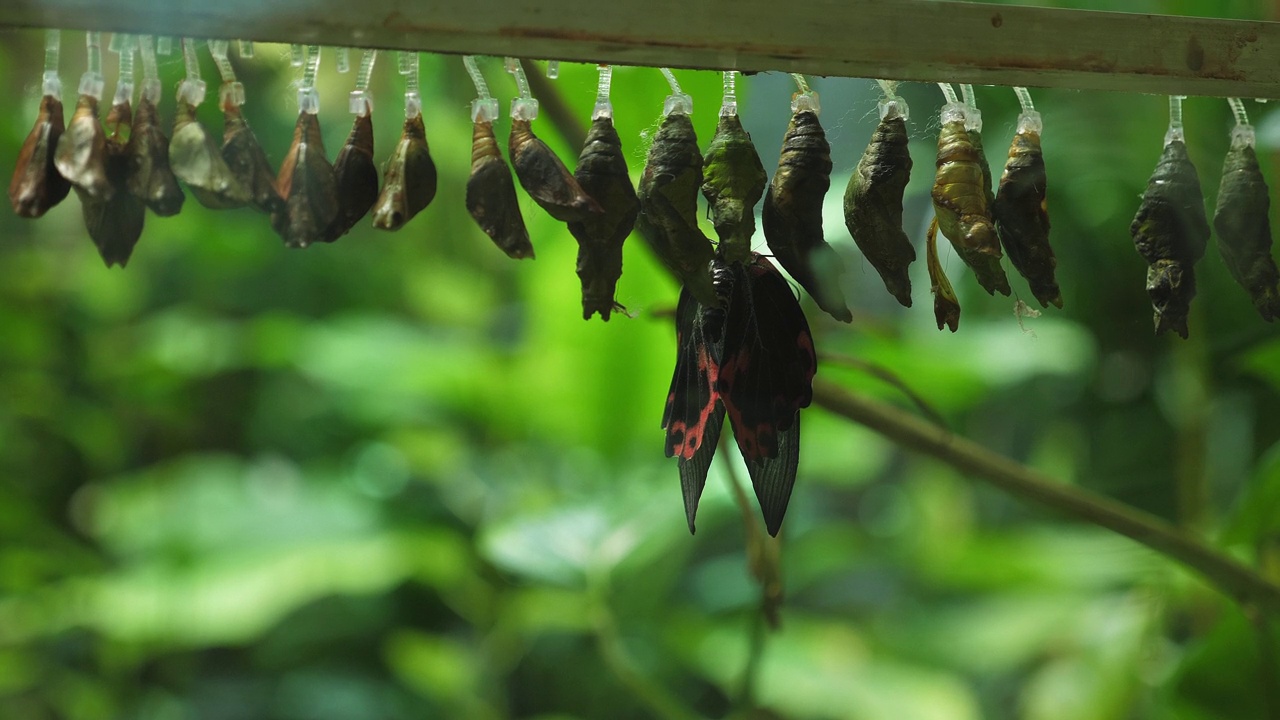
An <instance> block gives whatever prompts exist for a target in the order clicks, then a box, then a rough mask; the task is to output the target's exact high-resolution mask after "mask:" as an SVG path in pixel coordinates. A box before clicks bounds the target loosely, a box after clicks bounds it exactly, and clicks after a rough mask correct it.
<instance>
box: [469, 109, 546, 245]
mask: <svg viewBox="0 0 1280 720" xmlns="http://www.w3.org/2000/svg"><path fill="white" fill-rule="evenodd" d="M467 212H469V213H471V217H472V218H474V219H475V221H476V224H477V225H479V226H480V229H481V230H483V231H484V234H485V235H488V236H489V238H490V239H491V240H493V243H494V244H495V245H497V246H498V249H500V250H502V252H504V253H506V254H507V256H508V257H511V258H514V259H516V260H520V259H523V258H532V257H533V245H532V244H531V243H530V242H529V231H528V230H527V229H525V226H524V217H523V216H521V215H520V200H519V199H518V198H517V197H516V184H515V182H514V181H513V180H512V179H511V169H510V168H508V167H507V163H506V162H505V161H504V160H503V159H502V152H501V151H499V150H498V140H497V138H495V137H494V135H493V123H491V122H484V121H480V120H477V121H476V122H475V124H474V125H473V126H472V128H471V176H470V177H469V178H467Z"/></svg>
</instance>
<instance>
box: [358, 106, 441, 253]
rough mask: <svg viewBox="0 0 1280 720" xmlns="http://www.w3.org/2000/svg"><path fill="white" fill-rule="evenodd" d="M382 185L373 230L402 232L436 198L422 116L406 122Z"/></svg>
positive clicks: (434, 166) (432, 168)
mask: <svg viewBox="0 0 1280 720" xmlns="http://www.w3.org/2000/svg"><path fill="white" fill-rule="evenodd" d="M382 182H383V185H382V194H381V195H379V196H378V202H377V204H376V205H375V206H374V210H373V226H374V227H376V228H380V229H382V230H398V229H400V228H401V227H403V226H404V224H405V223H407V222H409V220H411V219H412V218H413V216H414V215H417V214H418V212H419V211H420V210H422V209H423V208H425V207H426V206H427V205H428V204H430V203H431V200H432V198H434V197H435V196H436V164H435V163H434V162H432V160H431V151H430V150H429V149H428V147H427V130H426V128H425V127H423V125H422V115H421V114H418V115H415V116H413V117H410V118H405V121H404V132H403V133H402V134H401V135H400V142H399V143H398V144H397V145H396V149H395V150H394V151H392V153H391V159H390V160H388V161H387V169H386V173H385V177H384V178H383V181H382Z"/></svg>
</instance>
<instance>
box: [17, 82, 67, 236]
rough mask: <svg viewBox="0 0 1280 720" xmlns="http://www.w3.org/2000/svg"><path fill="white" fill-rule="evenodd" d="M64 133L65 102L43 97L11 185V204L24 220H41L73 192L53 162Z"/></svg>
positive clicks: (51, 96)
mask: <svg viewBox="0 0 1280 720" xmlns="http://www.w3.org/2000/svg"><path fill="white" fill-rule="evenodd" d="M64 130H66V125H65V123H64V121H63V118H62V101H61V100H59V99H58V98H57V97H54V96H53V95H45V96H43V97H41V98H40V112H39V114H38V115H36V124H35V125H34V126H32V128H31V132H30V134H28V135H27V140H26V142H24V143H22V150H21V151H19V153H18V166H17V167H16V168H14V171H13V180H11V181H10V182H9V202H10V204H12V205H13V211H14V212H15V213H17V214H18V215H19V216H20V217H25V218H38V217H40V216H42V215H44V214H45V213H46V212H48V211H49V208H51V207H53V206H54V205H57V204H58V203H60V202H62V200H63V198H65V197H66V196H67V193H69V192H71V183H69V182H67V179H66V178H64V177H62V175H61V174H60V173H59V172H58V168H57V167H56V166H55V165H54V162H53V158H54V154H55V152H56V151H57V149H58V140H60V139H61V138H62V133H63V131H64Z"/></svg>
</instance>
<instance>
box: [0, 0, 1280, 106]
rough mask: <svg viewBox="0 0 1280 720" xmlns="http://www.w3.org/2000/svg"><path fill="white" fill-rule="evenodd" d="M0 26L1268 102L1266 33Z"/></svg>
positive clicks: (848, 22)
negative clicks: (1198, 96)
mask: <svg viewBox="0 0 1280 720" xmlns="http://www.w3.org/2000/svg"><path fill="white" fill-rule="evenodd" d="M3 27H10V28H12V27H29V28H36V27H56V28H63V29H97V30H106V31H127V32H134V33H153V34H157V35H187V36H192V37H224V38H236V39H250V40H258V41H272V42H292V43H320V44H323V45H348V46H353V47H378V48H389V49H413V50H423V51H430V52H439V53H471V54H478V55H517V56H522V57H536V58H548V59H561V60H571V61H583V62H609V63H615V64H621V65H645V66H669V67H685V68H704V69H729V68H737V69H739V70H743V71H748V72H749V71H765V70H781V71H787V72H803V73H808V74H813V75H841V76H849V77H867V78H877V77H878V78H886V79H895V80H914V81H926V82H932V81H937V80H949V81H959V82H970V83H976V84H989V85H1027V86H1040V87H1067V88H1077V89H1081V90H1116V91H1124V92H1145V93H1160V94H1174V93H1177V94H1186V95H1205V96H1220V97H1222V96H1240V97H1265V98H1275V97H1280V23H1274V22H1251V21H1236V20H1216V19H1204V18H1188V17H1171V16H1159V15H1143V14H1130V13H1110V12H1091V11H1080V10H1062V9H1050V8H1033V7H1023V6H1012V5H989V4H980V3H967V2H949V1H934V2H930V1H920V0H784V1H782V2H779V1H778V0H732V1H730V0H632V1H631V2H607V1H605V0H467V1H465V2H458V1H457V0H3V2H0V28H3Z"/></svg>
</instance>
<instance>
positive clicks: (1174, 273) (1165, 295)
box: [1129, 140, 1209, 338]
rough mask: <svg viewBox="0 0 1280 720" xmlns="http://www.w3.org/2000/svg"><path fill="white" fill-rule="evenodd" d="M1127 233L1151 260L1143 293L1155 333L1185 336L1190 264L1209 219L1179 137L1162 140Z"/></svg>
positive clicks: (1192, 284)
mask: <svg viewBox="0 0 1280 720" xmlns="http://www.w3.org/2000/svg"><path fill="white" fill-rule="evenodd" d="M1129 232H1130V234H1132V235H1133V244H1134V246H1135V247H1137V249H1138V252H1139V253H1140V254H1141V255H1142V257H1143V258H1145V259H1146V261H1147V264H1148V265H1150V267H1149V268H1148V269H1147V293H1148V294H1149V295H1150V296H1151V304H1152V307H1153V309H1154V310H1155V326H1156V334H1160V333H1163V332H1166V331H1168V330H1173V331H1174V332H1176V333H1178V334H1179V335H1181V336H1182V337H1184V338H1185V337H1186V336H1187V313H1188V311H1189V310H1190V309H1191V299H1192V298H1193V297H1195V294H1196V278H1195V270H1194V266H1195V263H1196V261H1198V260H1199V259H1200V258H1201V257H1203V256H1204V250H1205V245H1206V243H1208V241H1209V222H1208V220H1207V219H1206V218H1205V213H1204V196H1203V195H1201V193H1200V179H1199V178H1198V177H1197V176H1196V168H1195V165H1192V164H1191V158H1190V157H1188V156H1187V146H1186V144H1185V143H1183V142H1182V141H1181V140H1173V141H1171V142H1169V143H1167V144H1166V145H1165V147H1164V153H1163V154H1161V156H1160V162H1159V164H1157V165H1156V169H1155V172H1153V173H1152V174H1151V179H1150V180H1148V181H1147V190H1146V192H1145V193H1143V195H1142V204H1141V205H1140V206H1139V207H1138V214H1137V215H1136V216H1134V218H1133V223H1132V224H1130V225H1129Z"/></svg>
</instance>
